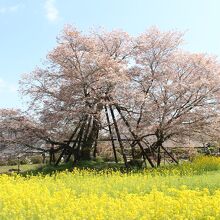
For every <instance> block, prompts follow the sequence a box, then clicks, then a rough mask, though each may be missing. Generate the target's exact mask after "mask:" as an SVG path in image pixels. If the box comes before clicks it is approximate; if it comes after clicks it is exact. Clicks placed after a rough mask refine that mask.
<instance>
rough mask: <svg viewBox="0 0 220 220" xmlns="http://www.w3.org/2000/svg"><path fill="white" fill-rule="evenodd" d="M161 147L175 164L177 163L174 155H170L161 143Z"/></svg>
mask: <svg viewBox="0 0 220 220" xmlns="http://www.w3.org/2000/svg"><path fill="white" fill-rule="evenodd" d="M161 147H162V148H163V150H164V151H165V152H166V153H167V154H168V155H169V156H170V157H171V158H172V160H173V161H174V162H175V163H176V164H179V162H178V160H176V159H175V158H174V156H173V155H171V153H169V151H168V150H167V149H166V148H165V147H164V146H163V145H161Z"/></svg>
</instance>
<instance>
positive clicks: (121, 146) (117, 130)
mask: <svg viewBox="0 0 220 220" xmlns="http://www.w3.org/2000/svg"><path fill="white" fill-rule="evenodd" d="M109 110H110V112H111V116H112V120H113V123H114V127H115V131H116V135H117V139H118V143H119V146H120V149H121V153H122V157H123V160H124V163H125V166H126V168H127V169H128V163H127V158H126V155H125V153H124V146H123V143H122V141H121V136H120V132H119V129H118V125H117V121H116V119H115V115H114V111H113V109H112V106H111V105H110V106H109Z"/></svg>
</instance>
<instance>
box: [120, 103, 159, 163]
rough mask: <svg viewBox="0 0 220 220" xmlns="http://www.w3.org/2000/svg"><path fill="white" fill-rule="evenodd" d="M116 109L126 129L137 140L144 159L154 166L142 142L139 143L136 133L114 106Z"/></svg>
mask: <svg viewBox="0 0 220 220" xmlns="http://www.w3.org/2000/svg"><path fill="white" fill-rule="evenodd" d="M116 109H117V111H118V113H119V114H120V116H121V118H122V120H123V121H124V123H125V125H126V126H127V127H128V130H129V132H130V133H131V134H132V136H133V138H134V139H135V140H137V144H138V146H139V147H140V149H141V151H142V154H143V157H144V160H145V159H147V160H148V162H149V163H150V165H151V167H155V166H154V163H153V162H152V160H151V159H150V157H148V155H147V154H146V153H145V151H144V148H143V146H142V144H141V143H140V140H138V137H137V135H136V134H135V133H134V132H133V131H132V129H131V126H130V124H129V123H128V121H127V120H126V118H125V117H124V115H123V114H122V112H121V109H120V108H119V107H118V106H116Z"/></svg>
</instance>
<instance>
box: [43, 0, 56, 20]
mask: <svg viewBox="0 0 220 220" xmlns="http://www.w3.org/2000/svg"><path fill="white" fill-rule="evenodd" d="M44 7H45V10H46V16H47V19H48V20H49V21H52V22H54V21H57V20H58V19H59V11H58V9H57V8H56V6H55V0H46V1H45V5H44Z"/></svg>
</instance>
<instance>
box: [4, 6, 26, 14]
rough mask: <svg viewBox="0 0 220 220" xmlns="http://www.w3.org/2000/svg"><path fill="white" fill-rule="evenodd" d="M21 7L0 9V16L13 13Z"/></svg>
mask: <svg viewBox="0 0 220 220" xmlns="http://www.w3.org/2000/svg"><path fill="white" fill-rule="evenodd" d="M21 6H22V5H11V6H7V7H0V14H6V13H14V12H16V11H18V10H19V8H21Z"/></svg>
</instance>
